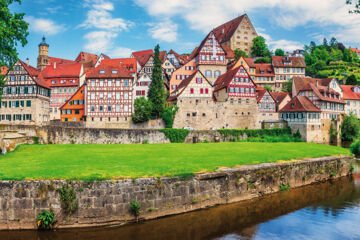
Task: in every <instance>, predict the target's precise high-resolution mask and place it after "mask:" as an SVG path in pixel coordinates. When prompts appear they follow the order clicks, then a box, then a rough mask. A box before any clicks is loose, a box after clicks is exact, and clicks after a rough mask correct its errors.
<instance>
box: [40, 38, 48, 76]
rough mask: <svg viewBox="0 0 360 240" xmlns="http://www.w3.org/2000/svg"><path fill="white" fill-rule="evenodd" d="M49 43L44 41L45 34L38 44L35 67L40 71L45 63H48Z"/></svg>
mask: <svg viewBox="0 0 360 240" xmlns="http://www.w3.org/2000/svg"><path fill="white" fill-rule="evenodd" d="M49 64H50V63H49V44H47V43H46V39H45V36H43V38H42V41H41V42H40V44H39V55H38V58H37V69H38V70H39V71H42V70H43V69H44V68H45V67H46V66H47V65H49Z"/></svg>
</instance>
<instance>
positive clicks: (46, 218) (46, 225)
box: [37, 210, 56, 230]
mask: <svg viewBox="0 0 360 240" xmlns="http://www.w3.org/2000/svg"><path fill="white" fill-rule="evenodd" d="M55 222H56V220H55V214H54V212H52V211H47V210H42V211H41V212H40V213H39V215H38V216H37V226H38V229H43V230H46V229H52V227H53V225H54V224H55Z"/></svg>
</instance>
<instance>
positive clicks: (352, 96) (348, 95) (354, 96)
mask: <svg viewBox="0 0 360 240" xmlns="http://www.w3.org/2000/svg"><path fill="white" fill-rule="evenodd" d="M355 87H358V88H360V86H357V85H341V88H342V90H343V99H345V100H360V93H356V92H354V88H355Z"/></svg>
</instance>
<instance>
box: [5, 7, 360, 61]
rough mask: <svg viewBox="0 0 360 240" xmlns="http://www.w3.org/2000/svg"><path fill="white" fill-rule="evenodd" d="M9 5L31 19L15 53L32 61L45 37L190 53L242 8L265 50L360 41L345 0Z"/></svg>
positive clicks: (57, 47) (121, 52) (64, 52)
mask: <svg viewBox="0 0 360 240" xmlns="http://www.w3.org/2000/svg"><path fill="white" fill-rule="evenodd" d="M22 1H23V3H22V4H21V5H18V4H17V3H15V4H13V5H12V6H11V10H12V11H15V12H24V13H25V16H26V17H25V19H26V21H28V22H29V23H30V29H29V32H30V34H29V37H28V44H27V45H26V46H25V47H24V48H20V49H19V52H20V58H21V59H23V60H25V59H26V58H27V57H29V58H30V63H31V64H32V65H36V57H37V45H38V43H39V42H40V41H41V38H42V36H43V35H45V36H46V39H47V42H48V43H49V45H50V49H49V55H50V56H52V57H60V58H67V59H75V57H76V56H77V54H78V53H79V52H80V51H88V52H93V53H97V54H98V53H101V52H104V53H106V54H108V55H109V56H111V57H126V56H129V55H130V53H131V51H133V50H142V49H149V48H153V47H154V45H155V44H157V43H159V44H160V47H161V49H165V50H170V49H171V48H172V49H174V50H176V51H178V52H179V53H189V52H191V51H192V49H193V48H194V47H196V46H197V45H198V44H199V43H200V42H201V40H202V39H203V38H204V37H205V35H206V33H207V32H209V30H211V29H212V28H214V27H216V26H218V25H220V24H222V23H224V22H226V21H228V20H230V19H232V18H234V17H236V16H239V15H241V14H243V13H244V12H246V13H247V14H248V15H249V17H250V19H251V21H252V23H253V25H254V26H255V28H256V30H257V32H258V34H260V35H262V36H264V37H265V38H266V40H267V43H268V45H269V46H270V48H272V49H275V48H278V47H281V48H284V49H285V50H292V49H295V48H299V47H300V48H301V47H302V46H303V45H304V44H308V43H309V42H310V41H311V40H314V41H318V42H319V41H322V39H323V38H324V37H327V38H331V37H332V36H335V37H336V38H337V39H338V40H339V41H341V42H343V43H345V44H346V45H347V46H349V45H350V46H353V47H360V15H351V14H349V13H348V10H349V9H350V7H349V6H347V5H345V0H316V1H314V0H291V1H290V0H221V1H219V0H151V1H150V0H22Z"/></svg>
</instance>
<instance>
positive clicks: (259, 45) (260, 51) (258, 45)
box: [251, 36, 272, 58]
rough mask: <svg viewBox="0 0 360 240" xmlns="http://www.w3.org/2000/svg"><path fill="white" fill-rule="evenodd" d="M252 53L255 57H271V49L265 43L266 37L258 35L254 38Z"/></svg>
mask: <svg viewBox="0 0 360 240" xmlns="http://www.w3.org/2000/svg"><path fill="white" fill-rule="evenodd" d="M251 55H252V56H253V57H268V58H271V55H272V54H271V51H270V50H269V49H268V46H267V45H266V43H265V38H264V37H262V36H257V37H256V38H254V39H253V46H252V47H251Z"/></svg>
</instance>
